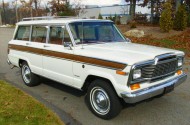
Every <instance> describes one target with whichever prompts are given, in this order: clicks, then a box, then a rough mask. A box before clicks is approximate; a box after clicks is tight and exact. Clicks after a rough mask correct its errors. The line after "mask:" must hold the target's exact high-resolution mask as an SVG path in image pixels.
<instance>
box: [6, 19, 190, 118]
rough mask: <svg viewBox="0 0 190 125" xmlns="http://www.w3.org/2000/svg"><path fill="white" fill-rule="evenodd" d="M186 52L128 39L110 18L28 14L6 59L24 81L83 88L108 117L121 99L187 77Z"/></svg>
mask: <svg viewBox="0 0 190 125" xmlns="http://www.w3.org/2000/svg"><path fill="white" fill-rule="evenodd" d="M183 59H184V53H183V52H181V51H177V50H172V49H166V48H159V47H154V46H148V45H141V44H135V43H132V42H131V41H130V40H129V39H127V38H125V37H124V36H123V35H122V34H121V32H120V31H119V30H118V29H117V27H116V26H115V25H114V24H113V22H111V21H108V20H96V19H75V18H73V19H71V18H53V17H51V18H50V17H49V18H45V17H44V18H43V17H42V18H27V19H23V21H21V22H19V23H17V26H16V30H15V33H14V37H13V39H12V40H11V41H10V42H9V44H8V60H7V61H8V63H9V64H10V65H12V66H14V67H15V66H16V67H20V68H21V74H22V78H23V81H24V83H25V84H26V85H27V86H34V85H38V84H39V83H40V81H39V77H40V76H42V77H46V78H49V79H52V80H54V81H57V82H59V83H62V84H66V85H69V86H72V87H74V88H77V89H80V90H82V91H86V93H87V94H86V99H87V104H88V107H89V109H90V110H91V111H92V112H93V113H94V114H95V115H96V116H98V117H100V118H103V119H111V118H113V117H115V116H116V115H118V114H119V112H120V111H121V109H122V105H121V101H122V100H124V101H125V102H126V103H135V102H139V101H141V100H145V99H148V98H150V97H154V96H157V95H162V94H165V93H168V92H170V91H172V90H173V89H174V88H175V87H176V86H178V85H179V84H181V83H183V82H184V81H185V80H186V78H187V75H186V74H185V73H184V72H183V71H182V65H183Z"/></svg>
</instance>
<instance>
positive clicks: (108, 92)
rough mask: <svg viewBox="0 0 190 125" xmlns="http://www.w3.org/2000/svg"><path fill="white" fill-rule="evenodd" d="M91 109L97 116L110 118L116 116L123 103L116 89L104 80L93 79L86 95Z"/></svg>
mask: <svg viewBox="0 0 190 125" xmlns="http://www.w3.org/2000/svg"><path fill="white" fill-rule="evenodd" d="M86 101H87V105H88V107H89V109H90V110H91V112H92V113H93V114H95V115H96V116H98V117H100V118H102V119H105V120H108V119H112V118H114V117H116V116H117V115H118V114H119V113H120V111H121V109H122V105H121V103H120V101H119V97H118V96H117V94H116V92H115V91H114V89H113V88H112V87H111V86H110V85H109V83H107V82H106V81H104V80H101V79H98V80H95V81H93V82H92V83H91V84H90V86H89V88H88V90H87V95H86Z"/></svg>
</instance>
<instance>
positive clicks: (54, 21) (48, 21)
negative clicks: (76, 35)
mask: <svg viewBox="0 0 190 125" xmlns="http://www.w3.org/2000/svg"><path fill="white" fill-rule="evenodd" d="M72 22H112V21H110V20H100V19H74V18H73V19H71V18H63V19H62V18H61V19H59V18H58V19H46V20H29V21H20V22H18V23H17V25H31V24H34V25H35V24H67V23H72Z"/></svg>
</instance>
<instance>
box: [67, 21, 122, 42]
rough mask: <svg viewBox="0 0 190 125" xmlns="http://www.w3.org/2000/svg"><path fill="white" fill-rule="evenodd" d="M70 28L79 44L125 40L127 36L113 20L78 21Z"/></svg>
mask: <svg viewBox="0 0 190 125" xmlns="http://www.w3.org/2000/svg"><path fill="white" fill-rule="evenodd" d="M69 25H70V29H71V32H72V34H73V37H74V40H75V42H76V43H77V44H81V43H82V42H83V43H98V42H124V41H126V40H125V38H124V37H123V36H122V35H121V33H120V32H119V31H118V30H117V28H116V27H115V26H114V25H113V23H112V22H83V23H82V22H76V23H71V24H69Z"/></svg>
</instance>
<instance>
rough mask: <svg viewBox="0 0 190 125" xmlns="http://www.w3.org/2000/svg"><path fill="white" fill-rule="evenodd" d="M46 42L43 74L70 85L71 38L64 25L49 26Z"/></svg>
mask: <svg viewBox="0 0 190 125" xmlns="http://www.w3.org/2000/svg"><path fill="white" fill-rule="evenodd" d="M48 35H49V36H48V38H49V39H48V40H47V43H46V44H45V45H44V49H43V74H44V76H45V77H47V78H50V79H53V80H55V81H58V82H61V83H64V84H69V85H72V83H73V72H72V60H71V59H70V58H71V57H72V54H73V50H72V49H70V47H69V46H68V45H69V44H70V45H71V44H72V42H71V39H70V36H69V34H68V32H67V29H66V28H65V27H64V26H50V27H49V34H48Z"/></svg>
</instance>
